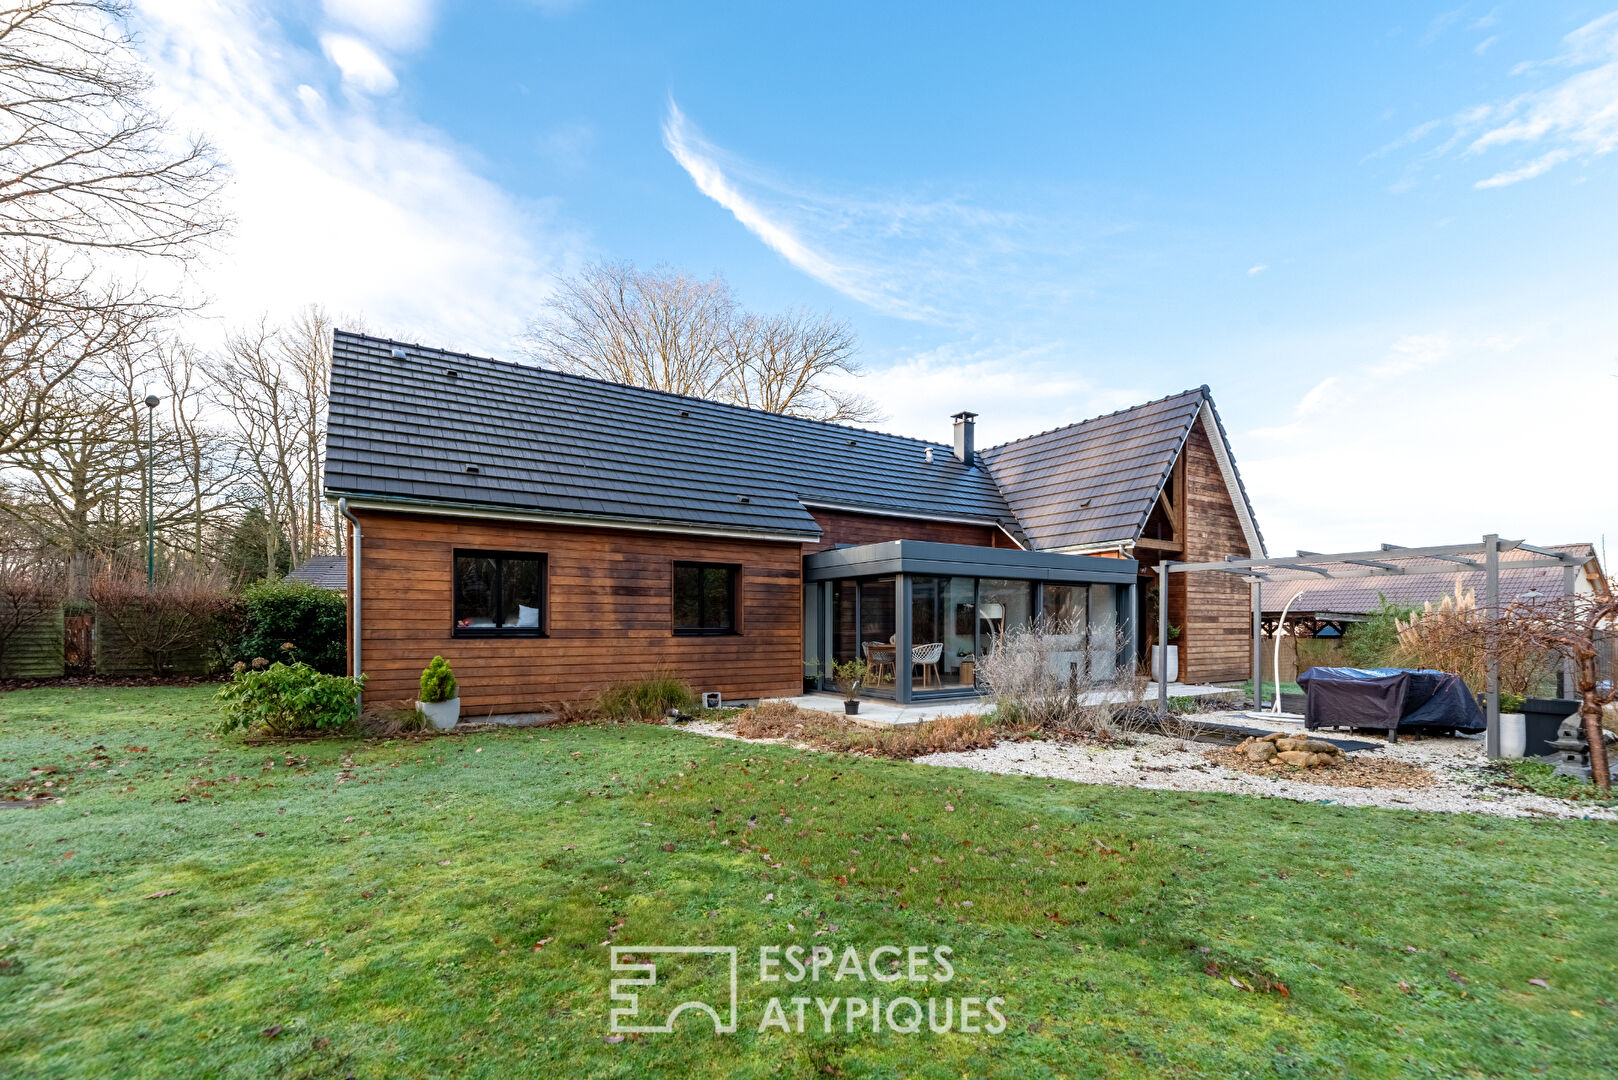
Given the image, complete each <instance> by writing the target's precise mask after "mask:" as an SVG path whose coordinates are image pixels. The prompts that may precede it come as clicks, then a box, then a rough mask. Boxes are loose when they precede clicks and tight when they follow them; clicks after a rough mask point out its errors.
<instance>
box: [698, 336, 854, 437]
mask: <svg viewBox="0 0 1618 1080" xmlns="http://www.w3.org/2000/svg"><path fill="white" fill-rule="evenodd" d="M728 342H729V345H730V348H729V350H728V355H727V357H726V372H725V379H724V381H723V383H722V384H721V397H722V399H723V400H725V401H729V402H731V403H733V404H736V405H747V406H750V407H752V408H755V409H763V410H764V411H765V412H774V413H786V414H787V415H789V416H807V417H811V418H813V419H817V420H832V421H838V422H844V423H866V422H869V421H872V420H877V419H880V418H881V414H880V413H879V412H878V410H877V408H876V405H875V404H874V403H873V402H872V401H870V399H868V398H865V397H861V396H860V395H858V394H854V393H851V392H849V391H848V390H846V389H843V388H840V387H837V386H834V385H831V381H832V380H834V379H836V378H837V377H838V376H848V375H857V374H858V373H859V370H860V369H859V365H858V364H857V363H856V361H855V359H854V353H855V350H856V347H857V342H856V339H855V336H854V331H853V329H852V328H851V327H850V326H849V325H848V323H846V322H842V321H839V320H836V319H833V318H831V317H830V316H829V315H816V314H813V313H811V312H809V311H807V310H805V309H803V308H798V309H796V310H793V311H788V312H784V313H781V314H776V315H751V314H743V315H741V316H739V317H738V318H736V319H735V320H734V322H733V323H732V326H731V329H730V333H729V335H728Z"/></svg>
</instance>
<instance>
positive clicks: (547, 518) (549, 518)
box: [326, 488, 820, 544]
mask: <svg viewBox="0 0 1618 1080" xmlns="http://www.w3.org/2000/svg"><path fill="white" fill-rule="evenodd" d="M339 496H341V497H344V498H346V499H348V506H349V509H351V510H391V511H394V512H397V513H401V514H433V515H438V516H441V517H473V518H483V519H485V520H491V521H526V522H533V523H535V524H538V525H577V526H580V527H582V528H591V529H625V530H628V531H629V532H663V533H682V534H684V535H687V536H719V537H724V538H726V539H731V540H774V541H779V542H780V543H784V544H802V543H803V542H804V541H806V540H818V539H820V533H819V532H818V531H817V532H812V533H810V532H802V533H785V532H783V533H771V532H749V531H748V530H746V529H716V528H705V527H703V526H701V525H685V524H681V523H678V522H663V521H642V520H639V519H636V518H618V517H611V518H609V517H602V518H592V517H583V516H575V515H570V514H554V513H547V512H545V511H539V510H521V509H514V508H512V507H509V506H493V505H484V504H480V503H448V502H430V501H424V500H419V499H406V498H402V497H399V496H388V495H364V494H357V495H356V494H349V493H347V492H343V491H338V490H336V489H333V488H328V489H327V491H326V500H327V501H328V502H332V501H335V500H336V499H337V498H338V497H339Z"/></svg>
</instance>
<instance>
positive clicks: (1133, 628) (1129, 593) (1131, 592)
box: [1118, 577, 1140, 674]
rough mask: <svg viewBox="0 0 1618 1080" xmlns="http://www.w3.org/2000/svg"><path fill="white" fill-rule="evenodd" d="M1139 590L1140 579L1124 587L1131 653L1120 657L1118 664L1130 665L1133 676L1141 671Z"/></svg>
mask: <svg viewBox="0 0 1618 1080" xmlns="http://www.w3.org/2000/svg"><path fill="white" fill-rule="evenodd" d="M1139 590H1140V578H1139V577H1136V578H1134V579H1133V580H1131V581H1130V583H1129V584H1128V585H1126V586H1124V618H1126V619H1128V620H1129V622H1127V623H1125V624H1124V625H1125V627H1126V630H1125V634H1126V635H1127V636H1126V640H1127V641H1128V642H1129V645H1128V649H1129V652H1128V654H1127V655H1126V656H1121V657H1119V658H1118V662H1119V663H1120V664H1128V665H1129V668H1128V669H1127V670H1128V671H1129V672H1130V673H1131V674H1133V673H1134V672H1136V671H1139V670H1140V668H1139V666H1138V665H1139V664H1140V606H1139V605H1140V600H1139Z"/></svg>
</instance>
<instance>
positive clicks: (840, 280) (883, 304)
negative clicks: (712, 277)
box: [663, 99, 917, 318]
mask: <svg viewBox="0 0 1618 1080" xmlns="http://www.w3.org/2000/svg"><path fill="white" fill-rule="evenodd" d="M663 145H664V146H665V147H666V148H667V149H668V152H669V153H670V154H673V155H674V160H675V161H678V162H679V163H680V167H681V168H682V169H684V170H685V171H686V172H687V173H688V174H689V175H690V177H691V179H692V181H693V182H694V183H695V184H696V185H697V190H698V191H700V192H702V193H703V194H704V195H706V196H708V198H710V199H712V200H713V201H714V202H716V203H718V204H719V205H720V206H723V207H724V208H725V209H726V210H729V211H730V212H731V214H733V215H734V216H735V218H736V220H737V221H739V222H741V224H742V226H743V227H744V228H746V229H747V231H748V232H750V233H752V234H753V235H754V236H757V237H758V238H759V239H760V240H762V241H764V243H765V244H766V245H767V246H769V247H770V248H771V249H772V250H773V251H774V252H775V253H776V254H778V255H780V256H781V257H782V258H783V259H785V260H786V261H787V262H789V263H791V264H792V265H793V266H795V267H797V268H798V269H799V270H802V271H803V272H804V273H806V274H808V275H809V276H810V277H812V278H814V279H815V280H816V281H819V282H820V283H821V284H823V285H828V286H830V287H831V288H833V289H836V290H837V291H838V292H840V293H843V294H844V295H847V296H851V297H853V298H854V299H856V300H859V301H861V302H862V303H865V304H869V305H870V306H872V307H875V308H878V309H881V310H887V311H889V312H890V313H891V314H895V315H903V316H906V317H912V318H913V317H915V316H916V314H917V313H916V312H913V311H910V310H907V309H906V308H905V307H904V306H902V305H901V306H895V305H893V304H892V303H891V302H890V298H888V297H885V296H883V295H882V294H881V292H880V291H875V290H872V289H870V288H868V287H866V286H864V285H863V284H862V283H861V282H860V281H859V280H858V278H859V276H860V275H859V274H858V273H857V272H855V271H853V270H852V269H850V268H848V267H844V266H839V265H838V264H836V263H835V262H833V261H832V260H831V259H829V258H827V257H826V256H825V255H823V254H821V253H820V252H819V251H816V250H815V249H814V248H812V247H810V246H809V245H808V244H806V243H804V241H803V240H802V239H800V238H799V237H798V235H797V233H796V232H795V231H794V230H793V229H792V228H791V227H790V226H788V225H786V224H784V223H783V222H780V221H777V220H776V219H775V218H774V217H772V216H771V215H770V214H769V213H768V212H766V211H765V210H764V209H763V208H762V207H761V206H759V205H758V204H757V203H755V202H754V201H753V200H751V199H749V198H747V197H746V196H745V195H743V194H742V193H741V191H740V190H739V189H738V188H737V187H736V185H735V184H734V183H732V182H731V180H730V178H729V177H727V176H726V175H725V168H724V165H723V164H722V162H721V154H720V152H719V150H718V149H717V148H716V147H715V146H714V145H713V144H712V143H709V142H708V141H707V140H705V139H704V138H703V137H702V136H701V135H700V134H699V133H698V132H697V131H696V129H695V128H693V127H692V126H691V124H690V123H688V122H687V121H686V118H685V113H683V112H681V111H680V107H679V106H678V105H676V104H675V103H674V101H673V100H672V99H671V100H670V101H669V109H668V115H667V116H666V117H665V118H664V120H663Z"/></svg>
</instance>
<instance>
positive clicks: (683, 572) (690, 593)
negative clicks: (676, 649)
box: [674, 562, 736, 634]
mask: <svg viewBox="0 0 1618 1080" xmlns="http://www.w3.org/2000/svg"><path fill="white" fill-rule="evenodd" d="M674 632H675V633H676V634H734V633H735V632H736V567H734V566H722V565H716V564H714V563H683V562H677V563H675V564H674Z"/></svg>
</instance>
